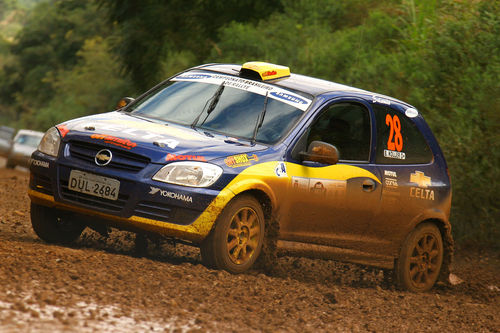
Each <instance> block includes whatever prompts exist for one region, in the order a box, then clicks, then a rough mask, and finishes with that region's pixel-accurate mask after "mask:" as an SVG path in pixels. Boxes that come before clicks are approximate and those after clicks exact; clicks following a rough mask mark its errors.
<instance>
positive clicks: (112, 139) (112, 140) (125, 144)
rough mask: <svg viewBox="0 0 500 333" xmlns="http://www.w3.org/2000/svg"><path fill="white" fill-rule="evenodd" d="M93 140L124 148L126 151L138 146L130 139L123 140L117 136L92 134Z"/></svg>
mask: <svg viewBox="0 0 500 333" xmlns="http://www.w3.org/2000/svg"><path fill="white" fill-rule="evenodd" d="M90 138H91V139H95V140H102V141H104V142H105V143H108V144H111V145H115V146H118V147H122V148H125V149H132V148H134V147H135V146H137V143H135V142H132V141H130V140H129V139H121V138H118V137H116V136H112V135H105V134H92V135H91V136H90Z"/></svg>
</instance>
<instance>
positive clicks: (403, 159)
mask: <svg viewBox="0 0 500 333" xmlns="http://www.w3.org/2000/svg"><path fill="white" fill-rule="evenodd" d="M373 111H374V112H375V118H376V120H377V155H376V157H375V162H376V163H378V164H425V163H430V162H431V161H432V157H433V156H432V151H431V150H430V148H429V145H428V144H427V142H426V141H425V138H424V137H423V135H422V133H420V131H419V130H418V128H417V127H416V126H415V124H414V123H413V122H412V121H411V120H410V119H408V118H407V117H406V116H405V115H403V114H402V113H400V112H397V111H396V110H394V109H392V108H390V107H387V106H382V105H377V104H374V105H373Z"/></svg>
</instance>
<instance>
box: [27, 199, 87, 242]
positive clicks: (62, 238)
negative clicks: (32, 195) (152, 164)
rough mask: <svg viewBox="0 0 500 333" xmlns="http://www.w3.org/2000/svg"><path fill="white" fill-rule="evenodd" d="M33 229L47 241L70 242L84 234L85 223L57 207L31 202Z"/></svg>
mask: <svg viewBox="0 0 500 333" xmlns="http://www.w3.org/2000/svg"><path fill="white" fill-rule="evenodd" d="M31 225H32V227H33V230H34V231H35V233H36V234H37V236H38V237H40V238H41V239H42V240H44V241H46V242H47V243H61V244H70V243H72V242H74V241H75V240H76V239H77V238H78V237H80V235H81V234H82V231H83V229H85V225H83V224H81V223H79V222H77V221H75V220H74V219H71V218H70V217H69V215H68V214H63V213H62V212H61V211H59V210H57V209H55V208H49V207H45V206H40V205H37V204H34V203H31Z"/></svg>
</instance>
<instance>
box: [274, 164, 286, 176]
mask: <svg viewBox="0 0 500 333" xmlns="http://www.w3.org/2000/svg"><path fill="white" fill-rule="evenodd" d="M274 173H275V174H276V176H278V177H287V174H286V164H285V162H279V163H278V165H276V168H274Z"/></svg>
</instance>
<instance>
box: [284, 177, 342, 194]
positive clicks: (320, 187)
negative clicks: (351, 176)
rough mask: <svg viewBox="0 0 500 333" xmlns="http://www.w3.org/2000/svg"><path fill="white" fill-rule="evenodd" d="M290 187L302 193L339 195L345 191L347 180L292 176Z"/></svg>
mask: <svg viewBox="0 0 500 333" xmlns="http://www.w3.org/2000/svg"><path fill="white" fill-rule="evenodd" d="M292 189H293V190H294V191H299V192H302V193H304V194H312V195H321V196H330V197H340V196H343V195H345V193H346V189H347V181H345V180H337V179H321V178H307V177H292Z"/></svg>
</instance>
